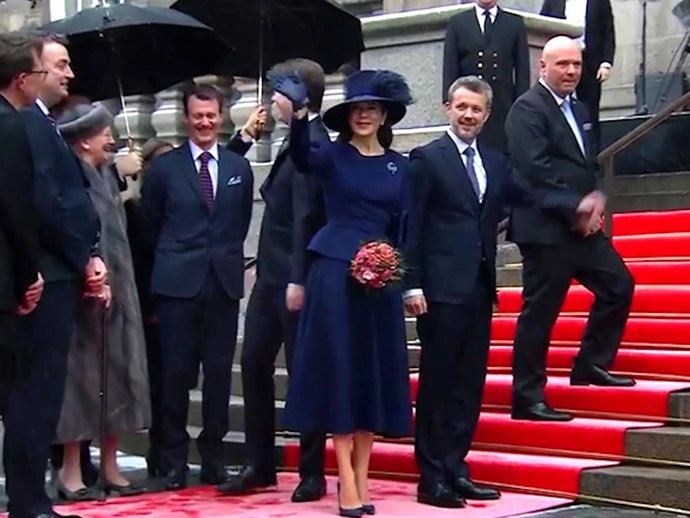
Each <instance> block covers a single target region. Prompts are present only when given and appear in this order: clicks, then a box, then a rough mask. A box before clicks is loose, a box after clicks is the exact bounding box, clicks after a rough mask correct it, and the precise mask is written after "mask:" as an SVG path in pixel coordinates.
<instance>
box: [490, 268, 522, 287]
mask: <svg viewBox="0 0 690 518" xmlns="http://www.w3.org/2000/svg"><path fill="white" fill-rule="evenodd" d="M521 286H522V264H509V265H506V266H499V267H498V268H496V287H498V288H519V287H521Z"/></svg>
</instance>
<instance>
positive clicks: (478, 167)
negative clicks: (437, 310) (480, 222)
mask: <svg viewBox="0 0 690 518" xmlns="http://www.w3.org/2000/svg"><path fill="white" fill-rule="evenodd" d="M447 133H448V136H449V137H450V138H451V140H452V141H453V143H454V144H455V147H457V148H458V153H460V158H461V159H462V163H463V164H464V165H465V168H467V155H465V150H466V149H467V148H468V147H471V148H472V149H474V158H473V160H472V163H473V164H474V173H475V174H476V175H477V184H478V186H479V193H480V196H479V203H481V202H482V200H483V199H484V194H486V169H484V163H483V162H482V157H481V155H480V154H479V150H478V149H477V141H476V140H475V141H474V142H472V143H471V144H468V143H467V142H465V141H464V140H462V139H461V138H460V137H458V136H457V135H456V134H455V133H453V131H452V130H451V129H450V128H449V129H448V130H447ZM457 173H458V174H466V173H465V172H464V171H457ZM472 193H474V189H472ZM419 295H424V290H422V289H421V288H412V289H410V290H406V291H405V292H404V293H403V298H405V299H407V298H409V297H416V296H419Z"/></svg>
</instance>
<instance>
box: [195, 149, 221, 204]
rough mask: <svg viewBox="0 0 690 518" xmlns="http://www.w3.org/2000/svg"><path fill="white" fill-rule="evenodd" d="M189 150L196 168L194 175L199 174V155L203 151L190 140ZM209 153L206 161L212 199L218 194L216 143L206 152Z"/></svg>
mask: <svg viewBox="0 0 690 518" xmlns="http://www.w3.org/2000/svg"><path fill="white" fill-rule="evenodd" d="M189 149H190V150H191V152H192V158H193V159H194V165H195V166H196V173H197V174H199V171H200V170H201V159H200V157H201V154H202V153H204V150H203V149H201V148H200V147H199V146H197V145H196V144H195V143H194V142H192V141H191V140H190V141H189ZM208 152H209V153H211V160H209V161H208V174H209V175H210V176H211V185H213V197H214V198H215V197H216V192H218V142H216V143H215V144H213V146H211V147H210V148H209V150H208Z"/></svg>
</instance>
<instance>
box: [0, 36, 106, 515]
mask: <svg viewBox="0 0 690 518" xmlns="http://www.w3.org/2000/svg"><path fill="white" fill-rule="evenodd" d="M40 42H41V61H40V62H41V68H40V69H39V70H36V71H35V72H36V73H40V74H41V75H43V76H44V80H43V83H42V85H41V87H40V89H39V96H38V99H37V101H36V103H35V104H34V105H33V106H31V107H29V108H27V109H25V110H24V111H23V112H22V118H23V121H24V126H25V128H26V133H27V136H28V138H29V142H30V146H31V155H32V157H31V158H32V161H33V182H34V202H35V206H36V213H37V217H38V221H39V227H40V238H39V241H40V242H39V245H40V248H41V257H40V259H39V271H40V272H41V273H42V275H43V277H44V278H45V287H44V291H43V296H42V298H41V301H40V303H39V304H38V306H37V307H36V309H35V310H34V311H33V312H32V313H31V314H29V315H28V316H26V317H24V318H23V319H22V322H21V324H20V327H21V331H22V334H23V339H24V342H25V343H26V344H27V346H28V348H29V350H30V352H31V358H30V360H31V368H30V371H29V374H28V376H27V377H26V378H25V379H24V380H22V382H21V383H18V384H17V385H16V386H14V387H13V388H12V390H11V392H10V394H9V398H8V402H7V411H6V414H5V419H4V423H5V445H4V446H5V448H4V453H5V457H4V463H5V473H6V475H7V494H8V496H9V504H8V509H9V512H10V516H11V517H12V518H34V517H37V518H52V517H56V516H60V515H58V514H57V513H55V512H54V511H53V510H52V506H51V501H50V498H49V497H48V495H47V494H46V492H45V468H46V460H47V459H48V456H49V453H50V444H51V442H52V440H53V437H54V434H55V428H56V426H57V422H58V419H59V417H60V408H61V407H62V399H63V395H64V389H65V377H66V371H67V353H68V350H69V345H70V341H71V335H72V330H73V324H74V317H75V311H76V304H77V301H78V300H79V297H81V296H83V295H88V296H99V295H102V294H103V287H104V284H105V281H106V275H107V270H106V267H105V264H104V263H103V261H102V260H101V258H100V257H99V237H100V222H99V220H98V214H97V213H96V211H95V209H94V207H93V204H92V203H91V200H90V199H89V196H88V193H87V191H86V187H87V185H88V183H87V180H86V177H85V176H84V172H83V170H82V168H81V165H80V163H79V160H78V159H77V157H76V156H75V155H74V153H73V152H72V151H71V149H70V148H69V146H67V144H66V143H65V141H64V140H63V139H62V136H61V135H60V134H59V131H58V129H57V125H56V124H55V121H54V120H53V118H52V117H51V116H50V112H49V108H50V107H52V106H55V105H56V104H58V103H59V102H60V101H62V100H63V99H65V98H66V97H67V95H68V84H69V81H70V80H71V79H72V78H73V77H74V74H73V73H72V69H71V67H70V58H69V53H68V52H67V41H66V40H65V39H64V38H61V37H59V36H41V38H40Z"/></svg>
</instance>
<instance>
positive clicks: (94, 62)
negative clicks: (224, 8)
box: [42, 0, 251, 131]
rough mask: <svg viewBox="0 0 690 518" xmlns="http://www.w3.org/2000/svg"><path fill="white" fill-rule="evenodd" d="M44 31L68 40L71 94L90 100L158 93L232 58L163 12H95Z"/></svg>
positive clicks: (208, 32) (205, 30) (183, 20)
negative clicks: (71, 79) (74, 76)
mask: <svg viewBox="0 0 690 518" xmlns="http://www.w3.org/2000/svg"><path fill="white" fill-rule="evenodd" d="M250 1H251V0H250ZM42 30H45V31H50V32H57V33H61V34H64V35H66V36H68V37H69V40H70V46H69V52H70V57H71V59H72V68H73V69H74V72H75V75H76V78H75V79H74V80H73V81H72V83H71V84H70V90H71V92H72V93H74V94H78V95H85V96H87V97H89V98H90V99H92V100H102V99H109V98H112V97H118V96H119V97H121V98H122V101H123V102H124V96H125V95H138V94H153V93H156V92H159V91H160V90H164V89H165V88H168V87H170V86H172V85H175V84H177V83H180V82H182V81H184V80H186V79H190V78H193V77H196V76H200V75H204V74H209V73H214V72H216V71H217V70H218V69H217V65H218V64H219V63H220V62H221V61H223V60H224V61H226V62H227V61H228V58H229V55H230V54H231V53H232V48H231V47H230V46H229V45H228V44H227V43H226V42H225V41H224V40H222V39H221V38H220V37H219V36H218V35H217V34H216V33H215V32H214V31H213V30H212V29H211V28H210V27H207V26H206V25H204V24H203V23H201V22H199V21H198V20H195V19H194V18H192V17H191V16H187V15H186V14H184V13H181V12H179V11H173V10H172V9H167V8H162V7H137V6H134V5H129V4H117V5H112V6H109V7H95V8H92V9H85V10H83V11H80V12H78V13H76V14H75V15H74V16H70V17H69V18H66V19H64V20H59V21H56V22H52V23H49V24H47V25H45V26H43V27H42ZM128 131H129V130H128Z"/></svg>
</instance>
